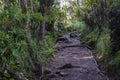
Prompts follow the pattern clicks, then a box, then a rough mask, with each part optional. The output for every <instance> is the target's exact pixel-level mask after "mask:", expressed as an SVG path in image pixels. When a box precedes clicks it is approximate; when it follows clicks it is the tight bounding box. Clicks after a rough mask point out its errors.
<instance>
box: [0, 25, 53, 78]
mask: <svg viewBox="0 0 120 80" xmlns="http://www.w3.org/2000/svg"><path fill="white" fill-rule="evenodd" d="M54 43H55V39H54V37H52V35H51V34H48V35H47V36H46V41H45V46H44V48H43V47H42V44H41V42H38V41H37V40H35V39H33V43H32V44H33V48H34V50H35V54H34V55H37V57H38V58H39V60H40V61H41V62H42V65H43V66H44V65H45V64H46V63H47V62H48V61H49V60H50V58H51V57H53V56H54V50H53V46H54ZM0 53H1V54H0V79H2V80H8V79H9V80H14V78H13V77H14V75H17V74H18V73H19V74H21V76H22V74H23V76H22V77H27V78H31V77H32V75H34V73H33V71H32V70H34V69H35V65H34V64H33V62H32V60H31V58H30V57H29V52H28V46H27V37H26V34H25V31H24V29H23V28H14V27H13V28H11V29H10V30H6V29H4V28H1V29H0ZM10 71H11V72H10ZM11 73H14V74H11ZM30 76H31V77H30Z"/></svg>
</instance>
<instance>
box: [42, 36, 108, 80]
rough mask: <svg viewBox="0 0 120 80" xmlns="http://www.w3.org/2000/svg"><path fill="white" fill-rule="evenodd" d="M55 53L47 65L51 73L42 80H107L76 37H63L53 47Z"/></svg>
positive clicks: (89, 52) (88, 51)
mask: <svg viewBox="0 0 120 80" xmlns="http://www.w3.org/2000/svg"><path fill="white" fill-rule="evenodd" d="M55 51H56V52H57V54H56V56H55V58H54V59H53V60H52V61H51V62H50V63H49V65H48V68H49V69H50V70H51V73H50V74H48V75H46V79H44V80H109V79H108V78H107V77H106V76H105V75H104V74H102V73H101V72H100V70H99V68H98V65H97V63H96V61H95V59H94V57H93V56H92V52H91V51H90V50H89V49H88V48H87V47H85V46H84V45H83V43H82V42H81V41H80V39H79V38H78V37H73V38H72V37H70V34H68V35H64V36H63V37H61V38H60V39H59V40H58V43H57V44H56V45H55Z"/></svg>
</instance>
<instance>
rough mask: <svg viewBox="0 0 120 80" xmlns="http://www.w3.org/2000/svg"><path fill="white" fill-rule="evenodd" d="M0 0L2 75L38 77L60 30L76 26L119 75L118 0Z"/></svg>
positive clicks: (6, 79)
mask: <svg viewBox="0 0 120 80" xmlns="http://www.w3.org/2000/svg"><path fill="white" fill-rule="evenodd" d="M66 2H68V3H69V5H63V6H62V7H60V3H59V0H0V19H1V20H0V79H1V80H27V79H30V80H38V79H40V77H41V76H43V75H44V70H45V66H46V64H47V63H48V62H49V61H50V59H51V58H52V57H54V55H55V53H54V50H53V46H54V45H55V40H56V39H57V37H58V36H61V35H62V34H64V33H67V32H70V31H74V30H76V29H80V30H81V33H82V38H83V39H84V41H85V42H86V44H88V45H89V46H91V47H92V48H93V49H94V50H95V51H96V53H95V55H96V56H97V57H98V58H100V60H101V63H102V64H103V65H104V67H105V70H106V71H107V72H109V73H110V74H109V75H113V77H115V78H116V79H117V80H119V79H120V77H119V76H120V43H119V41H120V36H119V33H120V18H119V17H120V1H119V0H66Z"/></svg>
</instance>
